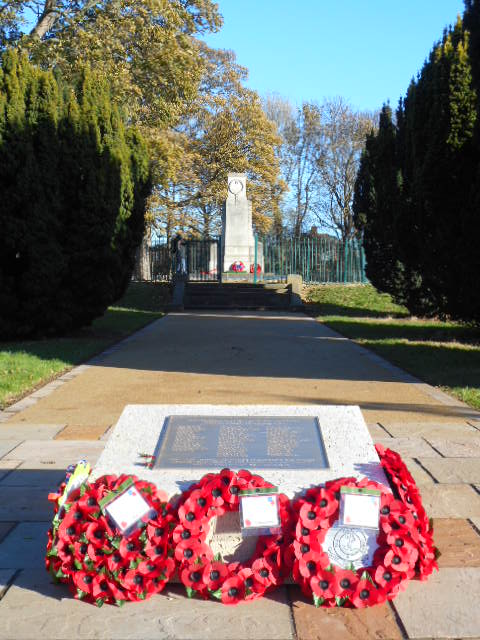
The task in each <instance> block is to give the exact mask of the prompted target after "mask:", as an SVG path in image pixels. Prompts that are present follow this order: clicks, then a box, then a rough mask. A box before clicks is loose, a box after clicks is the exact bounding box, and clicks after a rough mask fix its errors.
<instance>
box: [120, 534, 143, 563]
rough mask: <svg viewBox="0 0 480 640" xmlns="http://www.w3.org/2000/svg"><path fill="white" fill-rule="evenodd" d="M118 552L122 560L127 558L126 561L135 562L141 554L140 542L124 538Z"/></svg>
mask: <svg viewBox="0 0 480 640" xmlns="http://www.w3.org/2000/svg"><path fill="white" fill-rule="evenodd" d="M118 551H119V552H120V555H121V556H122V558H125V559H126V560H133V559H135V558H136V557H137V556H138V554H139V553H140V545H139V542H138V540H134V539H131V538H122V541H121V542H120V547H119V548H118Z"/></svg>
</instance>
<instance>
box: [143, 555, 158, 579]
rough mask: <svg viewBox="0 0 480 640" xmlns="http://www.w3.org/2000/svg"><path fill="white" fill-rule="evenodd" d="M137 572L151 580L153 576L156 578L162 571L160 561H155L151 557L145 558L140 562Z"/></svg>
mask: <svg viewBox="0 0 480 640" xmlns="http://www.w3.org/2000/svg"><path fill="white" fill-rule="evenodd" d="M137 572H138V573H141V574H142V575H143V576H146V577H147V578H150V579H152V580H153V578H158V576H159V575H160V574H161V573H162V564H161V562H155V561H154V560H152V558H147V560H142V562H140V564H139V565H138V567H137Z"/></svg>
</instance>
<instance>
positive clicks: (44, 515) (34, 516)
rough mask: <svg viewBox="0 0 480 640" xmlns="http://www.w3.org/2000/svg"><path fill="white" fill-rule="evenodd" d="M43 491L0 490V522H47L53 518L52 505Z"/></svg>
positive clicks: (35, 489)
mask: <svg viewBox="0 0 480 640" xmlns="http://www.w3.org/2000/svg"><path fill="white" fill-rule="evenodd" d="M47 495H48V492H47V491H45V489H42V488H41V489H37V488H31V487H3V488H0V521H6V522H11V521H13V522H17V521H18V522H20V521H22V522H23V521H37V522H40V521H47V520H51V519H52V518H53V508H52V503H51V502H49V501H48V499H47Z"/></svg>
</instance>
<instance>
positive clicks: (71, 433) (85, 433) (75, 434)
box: [55, 425, 107, 440]
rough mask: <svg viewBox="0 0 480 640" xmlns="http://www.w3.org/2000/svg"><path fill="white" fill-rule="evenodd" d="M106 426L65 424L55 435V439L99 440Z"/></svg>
mask: <svg viewBox="0 0 480 640" xmlns="http://www.w3.org/2000/svg"><path fill="white" fill-rule="evenodd" d="M106 430H107V427H105V425H94V426H88V427H87V426H83V427H82V426H75V425H71V426H67V427H65V429H63V431H60V433H58V434H57V435H56V436H55V440H99V439H100V438H101V437H102V436H103V434H104V433H105V431H106Z"/></svg>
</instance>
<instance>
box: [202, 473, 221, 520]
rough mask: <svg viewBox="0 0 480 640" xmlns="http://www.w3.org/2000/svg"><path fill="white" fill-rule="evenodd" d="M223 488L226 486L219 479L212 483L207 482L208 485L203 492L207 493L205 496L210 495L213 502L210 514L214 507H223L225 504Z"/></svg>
mask: <svg viewBox="0 0 480 640" xmlns="http://www.w3.org/2000/svg"><path fill="white" fill-rule="evenodd" d="M223 486H224V485H223V483H222V481H221V479H220V478H218V477H217V478H215V479H214V480H211V481H210V482H207V484H206V485H205V487H204V489H203V490H204V491H205V494H206V495H208V496H209V498H210V499H211V501H212V503H211V506H210V509H209V512H211V511H212V509H213V508H214V507H222V506H223V503H224V499H223Z"/></svg>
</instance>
